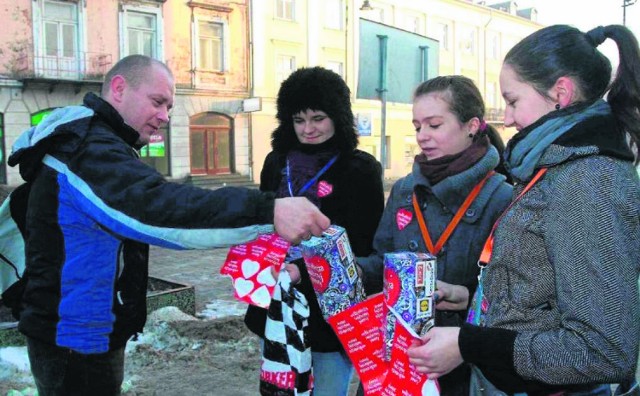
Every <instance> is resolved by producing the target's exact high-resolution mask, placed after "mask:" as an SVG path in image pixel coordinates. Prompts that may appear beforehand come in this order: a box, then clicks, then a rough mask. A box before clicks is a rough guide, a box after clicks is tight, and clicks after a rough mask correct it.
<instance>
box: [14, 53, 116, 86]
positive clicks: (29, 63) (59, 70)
mask: <svg viewBox="0 0 640 396" xmlns="http://www.w3.org/2000/svg"><path fill="white" fill-rule="evenodd" d="M111 65H112V59H111V54H103V53H97V52H76V53H74V54H71V55H70V56H51V55H34V54H33V53H23V54H22V55H20V56H19V57H18V58H17V59H16V63H15V67H14V72H15V74H16V77H18V78H43V79H56V80H72V81H102V79H103V78H104V76H105V74H106V73H107V71H108V70H109V69H110V68H111Z"/></svg>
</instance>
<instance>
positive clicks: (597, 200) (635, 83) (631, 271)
mask: <svg viewBox="0 0 640 396" xmlns="http://www.w3.org/2000/svg"><path fill="white" fill-rule="evenodd" d="M605 39H611V40H613V41H614V42H615V43H616V44H617V46H618V51H619V59H620V65H619V67H618V69H617V71H616V74H615V78H614V79H613V81H612V82H611V83H610V81H611V76H612V67H611V64H610V62H609V60H608V59H607V58H606V57H605V56H604V55H603V54H602V53H601V52H600V51H598V49H597V47H598V46H599V45H600V44H601V43H602V42H603V41H604V40H605ZM500 85H501V90H502V95H503V97H504V99H505V101H506V103H507V107H506V110H505V125H506V126H513V127H515V128H516V129H517V130H518V133H517V134H516V135H515V136H514V137H513V138H512V139H511V140H510V141H509V143H508V145H507V147H506V150H505V165H506V168H507V170H508V171H509V173H510V174H511V176H512V177H513V180H514V181H515V183H516V187H515V191H514V200H513V201H512V203H511V205H510V206H509V208H508V209H507V210H506V211H505V213H504V214H503V216H502V217H501V218H500V219H499V220H498V222H497V223H496V225H495V226H494V230H493V232H492V235H491V236H490V238H489V241H490V242H491V243H486V244H485V247H484V250H483V255H482V257H481V260H480V261H481V265H482V266H483V268H484V269H483V271H482V274H483V276H482V280H481V286H479V290H483V292H484V295H483V296H479V295H477V296H476V297H478V298H480V299H481V300H482V301H483V304H481V308H480V312H477V313H478V314H479V316H482V318H483V320H482V321H481V323H482V325H477V324H475V322H473V323H467V324H465V325H464V326H463V327H462V328H442V327H441V328H437V327H436V328H433V329H432V330H431V331H430V332H429V333H427V334H426V335H425V336H424V339H423V340H422V341H423V343H422V345H420V346H415V347H413V348H411V349H410V351H409V355H410V356H411V362H412V363H413V364H415V365H416V366H417V367H418V369H419V370H420V371H422V372H425V373H427V374H428V375H429V377H430V378H437V377H439V376H441V375H444V374H446V373H447V372H449V371H451V370H452V369H454V368H455V367H457V366H458V365H459V364H461V363H462V362H463V361H464V362H467V363H472V364H473V365H474V369H473V374H472V388H473V384H478V385H477V386H476V389H478V388H480V387H482V388H484V389H485V392H486V391H489V393H485V394H502V393H499V392H505V393H509V394H512V393H515V394H529V395H533V394H535V395H551V394H562V395H565V396H568V395H610V394H611V389H612V387H611V385H610V384H620V386H618V387H617V388H615V387H614V389H616V394H623V393H624V394H628V395H638V394H640V390H639V389H638V384H637V382H636V381H635V373H636V364H637V361H638V340H639V339H640V309H639V307H640V302H639V301H638V277H639V274H640V182H639V180H638V175H637V173H636V171H635V169H634V165H635V163H637V161H638V159H637V158H634V154H633V153H634V150H633V146H635V147H636V148H637V145H638V142H639V141H640V53H639V50H638V42H637V40H636V38H635V37H634V36H633V34H632V33H631V32H630V31H629V30H628V29H627V28H625V27H624V26H619V25H611V26H607V27H598V28H596V29H593V30H591V31H589V32H588V33H583V32H581V31H579V30H578V29H575V28H573V27H570V26H565V25H555V26H550V27H547V28H544V29H541V30H539V31H537V32H535V33H533V34H531V35H530V36H528V37H526V38H525V39H523V40H522V41H520V42H519V43H518V44H517V45H516V46H515V47H514V48H513V49H511V50H510V51H509V53H508V54H507V55H506V57H505V60H504V64H503V67H502V71H501V74H500ZM605 95H606V99H604V98H605ZM636 152H637V151H636ZM479 384H482V385H479ZM491 387H495V388H496V389H495V390H494V391H491V390H490V389H491ZM472 390H473V389H472ZM625 392H626V393H625Z"/></svg>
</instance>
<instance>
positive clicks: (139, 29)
mask: <svg viewBox="0 0 640 396" xmlns="http://www.w3.org/2000/svg"><path fill="white" fill-rule="evenodd" d="M161 18H162V15H161V10H160V9H159V8H151V7H145V8H141V7H129V6H125V7H124V9H123V12H122V14H121V26H122V28H123V32H122V37H121V48H122V51H123V54H122V56H123V57H124V56H127V55H134V54H140V55H147V56H149V57H152V58H154V59H162V56H163V50H162V21H161Z"/></svg>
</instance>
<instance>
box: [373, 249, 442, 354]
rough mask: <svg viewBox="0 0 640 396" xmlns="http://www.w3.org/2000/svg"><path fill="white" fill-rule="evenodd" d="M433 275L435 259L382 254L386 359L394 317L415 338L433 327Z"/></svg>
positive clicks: (420, 256) (389, 350)
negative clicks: (385, 309)
mask: <svg viewBox="0 0 640 396" xmlns="http://www.w3.org/2000/svg"><path fill="white" fill-rule="evenodd" d="M436 276H437V272H436V258H435V257H434V256H433V255H431V254H428V253H414V252H396V253H386V254H385V255H384V283H383V293H384V298H385V306H386V307H388V310H387V314H386V326H385V337H384V341H385V358H386V359H387V360H389V359H390V358H391V349H392V345H393V336H394V329H395V327H396V315H398V316H399V317H401V318H402V319H403V320H404V322H405V323H407V324H408V325H409V326H410V328H411V329H412V330H414V331H415V333H416V334H418V335H423V334H424V333H426V331H427V330H429V329H430V328H431V327H432V326H433V324H434V314H435V311H434V301H433V293H434V292H435V289H436ZM392 311H395V314H394V312H392Z"/></svg>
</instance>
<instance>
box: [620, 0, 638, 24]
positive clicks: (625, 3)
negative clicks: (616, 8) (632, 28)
mask: <svg viewBox="0 0 640 396" xmlns="http://www.w3.org/2000/svg"><path fill="white" fill-rule="evenodd" d="M636 1H637V0H622V24H623V25H625V26H627V7H630V6H632V5H634V4H635V3H636Z"/></svg>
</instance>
